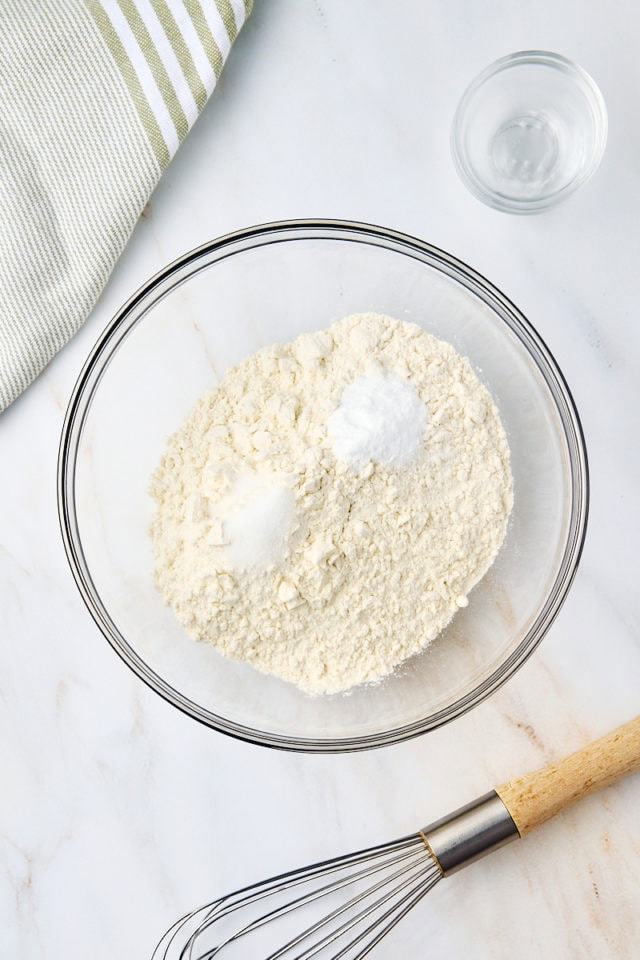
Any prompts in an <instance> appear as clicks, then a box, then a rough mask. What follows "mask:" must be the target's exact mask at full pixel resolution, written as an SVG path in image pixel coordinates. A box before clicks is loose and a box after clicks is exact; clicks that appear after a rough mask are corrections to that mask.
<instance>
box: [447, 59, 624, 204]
mask: <svg viewBox="0 0 640 960" xmlns="http://www.w3.org/2000/svg"><path fill="white" fill-rule="evenodd" d="M606 139H607V113H606V108H605V104H604V100H603V99H602V95H601V93H600V91H599V90H598V88H597V86H596V85H595V83H594V82H593V80H592V79H591V77H590V76H589V75H588V74H587V73H586V72H585V71H584V70H583V69H582V68H581V67H578V66H577V65H576V64H574V63H571V61H569V60H567V59H566V58H564V57H561V56H559V55H558V54H554V53H547V52H535V51H533V52H529V51H525V52H522V53H515V54H512V55H511V56H508V57H504V58H502V59H501V60H498V61H496V62H495V63H494V64H491V66H489V67H487V69H486V70H484V71H483V72H482V73H481V74H480V75H479V76H478V77H477V78H476V79H475V80H474V81H473V82H472V83H471V85H470V86H469V87H468V89H467V90H466V92H465V94H464V95H463V97H462V99H461V101H460V105H459V107H458V110H457V112H456V116H455V119H454V124H453V130H452V153H453V158H454V161H455V164H456V167H457V169H458V172H459V174H460V176H461V178H462V180H463V182H464V183H465V184H466V186H467V187H468V188H469V190H471V192H472V193H473V194H475V196H477V197H478V198H479V199H480V200H482V201H483V202H485V203H487V204H488V205H489V206H492V207H495V208H496V209H498V210H504V211H506V212H509V213H535V212H537V211H540V210H544V209H546V208H548V207H550V206H552V205H554V204H556V203H558V202H559V201H560V200H563V199H564V198H565V197H567V196H569V195H570V194H571V193H573V192H574V191H575V190H576V189H577V188H578V187H579V186H580V185H581V184H583V183H585V182H586V180H588V179H589V177H590V176H592V174H593V173H594V172H595V170H596V168H597V166H598V164H599V163H600V160H601V158H602V154H603V152H604V147H605V144H606Z"/></svg>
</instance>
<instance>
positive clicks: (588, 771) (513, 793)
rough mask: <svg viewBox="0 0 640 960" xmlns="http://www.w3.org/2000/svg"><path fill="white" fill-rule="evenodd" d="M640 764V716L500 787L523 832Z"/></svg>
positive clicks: (500, 794)
mask: <svg viewBox="0 0 640 960" xmlns="http://www.w3.org/2000/svg"><path fill="white" fill-rule="evenodd" d="M638 769H640V716H638V717H636V718H635V720H630V721H629V723H625V724H624V725H623V726H622V727H618V728H617V730H612V731H611V733H608V734H607V735H606V736H604V737H601V738H600V740H596V741H594V743H591V744H589V746H587V747H584V748H583V749H582V750H578V751H577V752H576V753H572V754H571V755H570V756H568V757H566V758H565V759H564V760H560V761H559V762H558V763H552V764H551V765H550V766H548V767H544V768H543V769H542V770H536V771H535V772H534V773H529V774H527V775H526V776H524V777H520V778H519V779H518V780H511V781H509V783H505V785H504V786H502V787H498V788H497V790H496V793H497V794H498V796H499V797H500V799H501V800H502V802H503V803H504V805H505V807H506V808H507V810H508V811H509V813H510V814H511V817H512V818H513V821H514V823H515V825H516V827H517V828H518V833H519V834H520V836H521V837H523V836H524V835H525V834H526V833H529V831H530V830H534V829H535V827H539V826H540V824H542V823H545V821H547V820H550V819H551V817H553V816H555V815H556V813H560V811H561V810H564V808H565V807H568V806H569V805H570V804H572V803H575V801H576V800H581V799H582V797H586V796H588V795H589V794H590V793H593V792H594V791H595V790H600V788H601V787H606V786H608V785H609V784H610V783H614V782H615V781H616V780H619V779H620V778H621V777H625V776H626V775H627V774H629V773H633V771H634V770H638Z"/></svg>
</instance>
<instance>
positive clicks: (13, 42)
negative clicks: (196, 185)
mask: <svg viewBox="0 0 640 960" xmlns="http://www.w3.org/2000/svg"><path fill="white" fill-rule="evenodd" d="M251 5H252V0H0V410H4V408H5V407H7V406H8V405H9V404H10V403H11V402H12V401H13V400H14V399H15V398H16V397H17V396H18V395H19V394H20V393H21V392H22V391H23V390H24V389H25V387H27V386H28V384H29V383H31V381H32V380H33V379H34V378H35V377H36V376H37V375H38V374H39V373H40V371H41V370H42V369H43V368H44V367H45V366H46V364H47V363H48V362H49V360H51V358H52V357H53V356H54V354H55V353H56V352H57V351H58V350H59V349H60V347H62V346H63V345H64V344H65V343H66V342H67V341H68V340H69V339H70V338H71V337H72V336H73V334H74V333H75V332H76V331H77V329H78V328H79V326H80V325H81V324H82V323H83V321H84V320H85V319H86V317H87V315H88V314H89V312H90V311H91V308H92V307H93V305H94V303H95V301H96V299H97V297H98V295H99V293H100V291H101V290H102V288H103V287H104V285H105V283H106V281H107V279H108V277H109V274H110V273H111V270H112V269H113V266H114V264H115V262H116V260H117V259H118V257H119V255H120V253H121V252H122V250H123V248H124V246H125V244H126V242H127V240H128V238H129V236H130V234H131V231H132V230H133V227H134V225H135V223H136V220H137V219H138V216H139V215H140V212H141V211H142V209H143V207H144V205H145V203H146V201H147V199H148V198H149V195H150V194H151V192H152V190H153V188H154V186H155V185H156V183H157V182H158V179H159V177H160V175H161V174H162V172H163V170H164V169H165V167H166V166H167V165H168V164H169V162H170V160H171V158H172V156H173V155H174V153H175V152H176V150H177V149H178V147H179V145H180V143H181V141H182V140H183V139H184V137H185V136H186V135H187V133H188V132H189V130H190V128H191V126H192V125H193V123H194V122H195V120H196V118H197V116H198V114H199V112H200V110H202V108H203V107H204V105H205V103H206V102H207V99H208V98H209V96H210V94H211V92H212V91H213V89H214V87H215V85H216V81H217V79H218V77H219V76H220V72H221V70H222V67H223V64H224V62H225V60H226V58H227V55H228V53H229V50H230V48H231V45H232V43H233V41H234V40H235V38H236V36H237V33H238V30H239V29H240V27H241V26H242V24H243V23H244V21H245V18H246V17H247V16H248V14H249V13H250V10H251Z"/></svg>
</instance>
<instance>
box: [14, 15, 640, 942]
mask: <svg viewBox="0 0 640 960" xmlns="http://www.w3.org/2000/svg"><path fill="white" fill-rule="evenodd" d="M400 8H401V9H400ZM392 11H393V14H392ZM391 14H392V15H391ZM639 28H640V13H638V9H637V7H636V5H634V4H632V3H631V2H613V0H608V2H605V3H597V2H595V0H588V2H585V0H563V2H562V3H557V2H556V0H540V2H538V3H528V4H525V3H522V2H515V3H514V2H510V3H507V2H504V0H502V2H501V0H490V2H487V3H483V4H462V3H456V2H454V3H449V4H436V3H433V2H432V3H422V2H418V0H411V2H409V0H407V2H405V3H404V4H402V5H395V4H391V3H383V2H382V0H373V2H371V0H369V2H365V0H349V2H348V3H344V2H340V0H320V2H316V3H312V2H307V3H300V2H296V0H257V2H256V9H255V12H254V14H253V17H252V18H251V20H250V22H249V24H248V26H247V27H246V29H245V31H244V33H243V34H242V35H241V37H240V39H239V41H238V44H237V47H236V49H235V50H234V52H233V54H232V56H231V59H230V62H229V64H228V66H227V69H226V71H225V74H224V77H223V79H222V82H221V84H220V87H219V89H218V91H217V93H216V95H215V97H214V99H213V101H212V102H211V104H210V105H209V106H208V108H207V110H206V112H205V115H204V116H203V117H202V118H201V120H200V121H199V122H198V124H197V127H196V129H195V130H194V131H193V133H192V134H191V135H190V137H189V139H188V141H187V142H186V143H185V144H184V146H183V147H182V148H181V151H180V154H179V156H178V157H177V158H176V160H175V161H174V163H173V165H172V167H171V169H170V170H169V172H168V173H167V175H166V176H165V178H164V180H163V182H162V184H161V185H160V187H159V189H158V190H157V191H156V193H155V195H154V197H153V198H152V202H151V204H150V205H149V207H148V209H147V211H146V215H145V216H144V218H143V219H141V221H140V224H139V226H138V228H137V230H136V232H135V235H134V237H133V238H132V240H131V243H130V245H129V247H128V248H127V250H126V251H125V253H124V255H123V257H122V259H121V261H120V263H119V265H118V267H117V269H116V271H115V273H114V275H113V277H112V280H111V282H110V283H109V286H108V288H107V289H106V291H105V293H104V295H103V296H102V298H101V300H100V302H99V304H98V306H97V307H96V309H95V310H94V312H93V314H92V316H91V317H90V319H89V321H88V322H87V324H86V325H85V327H84V329H83V330H82V331H81V333H80V334H79V335H78V336H77V337H76V338H75V340H74V341H73V342H72V343H71V344H70V345H69V346H68V347H67V348H65V350H63V351H62V353H61V354H60V355H59V356H58V357H57V358H56V360H55V361H54V362H53V363H52V364H51V365H50V367H49V369H48V370H47V371H46V372H45V374H44V375H43V376H42V377H40V379H39V380H38V382H37V383H35V384H34V385H33V386H32V387H31V388H30V389H29V390H28V391H27V393H26V394H25V395H24V396H23V397H22V398H21V399H20V400H19V401H18V402H17V403H16V404H15V405H14V406H13V407H12V408H11V409H10V410H9V411H8V412H7V413H6V414H5V415H4V416H3V417H2V419H1V420H0V450H1V456H2V471H1V473H0V489H1V491H2V508H1V516H2V524H1V529H0V571H1V581H0V603H1V610H2V616H1V621H0V718H1V720H0V770H1V771H2V774H1V783H2V786H1V789H0V931H2V935H1V937H0V942H1V947H0V954H2V956H6V957H12V958H14V960H20V958H25V960H26V958H27V957H28V958H29V960H41V958H46V960H61V958H63V957H71V958H86V957H91V958H92V960H113V958H114V957H118V958H123V960H124V958H144V957H148V956H150V953H151V950H152V948H153V945H154V943H155V941H156V939H157V937H158V936H159V935H160V933H161V932H162V931H163V930H164V928H165V927H166V926H167V925H168V924H169V923H170V922H171V921H172V920H173V919H174V918H175V917H177V915H178V914H179V913H181V912H182V911H184V910H186V909H188V908H189V907H191V906H195V905H197V904H199V903H200V902H202V901H204V900H207V899H209V898H211V897H213V896H215V895H218V894H220V893H223V892H225V891H227V890H230V889H233V888H234V887H237V886H240V885H242V884H244V883H246V882H249V881H252V880H257V879H260V878H261V877H263V876H267V875H270V874H272V873H274V872H276V871H280V870H282V869H287V868H289V867H293V866H296V865H298V864H302V863H305V862H307V861H309V860H312V859H316V858H322V857H324V856H330V855H332V854H334V853H340V852H344V851H347V850H349V849H351V848H356V847H359V846H363V845H368V844H369V843H374V842H379V841H382V840H385V839H390V838H392V837H394V836H396V835H399V834H402V833H405V832H407V831H409V830H412V829H414V828H417V827H418V826H420V825H422V824H424V823H425V822H428V821H429V820H431V819H433V818H435V817H437V816H439V815H441V814H443V813H445V812H447V811H449V810H450V809H452V808H454V807H455V806H457V805H459V804H460V803H463V802H466V801H467V800H468V799H470V798H472V797H474V796H475V795H477V794H478V793H481V792H483V791H484V790H485V789H488V788H489V787H490V786H491V785H492V784H493V783H495V782H501V781H503V780H505V779H508V778H510V777H512V776H514V775H517V774H520V773H522V772H524V771H525V770H527V769H528V768H532V767H535V766H539V765H541V764H542V763H544V762H547V761H550V760H551V759H552V758H555V757H557V756H559V755H561V754H562V753H564V752H567V751H569V750H571V749H574V748H576V747H578V746H580V745H581V744H583V743H585V742H586V741H587V740H588V739H589V738H590V737H593V736H597V735H600V734H602V733H604V732H605V731H606V730H607V729H609V728H610V727H612V726H615V725H617V724H618V723H621V722H623V721H625V720H626V719H628V718H630V717H631V716H633V715H634V714H635V713H636V712H637V711H638V703H639V696H638V693H639V690H640V639H639V632H638V614H639V612H640V600H639V592H638V589H637V584H636V569H637V559H636V553H637V543H638V541H639V539H640V530H639V529H638V508H637V476H638V472H639V468H640V463H639V456H638V449H639V448H638V435H639V431H638V426H639V424H638V413H637V410H638V402H637V396H638V394H637V372H636V371H637V369H638V364H639V363H640V334H639V330H640V325H639V324H638V317H637V297H638V291H639V280H640V270H639V267H638V264H639V263H640V240H639V237H640V233H639V231H638V227H637V223H638V220H639V219H640V201H639V199H638V198H639V196H640V192H639V190H638V170H639V169H640V136H639V135H638V124H637V122H636V117H637V112H638V111H637V90H638V60H637V52H636V50H635V48H634V45H633V44H632V42H631V38H632V37H633V36H634V35H635V34H637V31H638V29H639ZM532 47H542V48H547V49H553V50H557V51H558V52H560V53H563V54H565V55H567V56H569V57H571V58H573V59H575V60H577V61H578V62H580V63H582V64H583V65H584V66H585V67H586V68H587V69H588V70H589V71H590V72H592V74H593V75H594V77H595V78H596V79H597V81H598V82H599V84H600V86H601V88H602V91H603V93H604V96H605V99H606V101H607V105H608V109H609V117H610V136H609V144H608V148H607V152H606V155H605V158H604V161H603V163H602V166H601V168H600V171H599V172H598V174H597V176H596V177H595V179H594V180H593V181H592V182H591V183H590V184H589V185H588V186H586V187H585V188H583V189H582V190H581V191H580V192H579V193H578V194H576V195H575V196H574V197H573V198H572V199H570V200H569V201H568V202H567V203H566V204H565V205H562V206H560V207H558V208H557V209H556V210H554V211H551V212H549V213H546V214H544V215H542V216H539V217H536V218H515V217H514V218H510V217H508V216H505V215H503V214H499V213H496V212H494V211H492V210H490V209H488V208H485V207H483V206H482V205H481V204H479V203H478V202H477V201H476V200H474V199H473V198H472V197H471V196H470V195H468V194H467V193H466V192H465V190H464V188H463V187H462V185H461V184H460V183H459V182H458V180H457V179H456V175H455V173H454V171H453V168H452V164H451V160H450V156H449V150H448V132H449V125H450V121H451V117H452V114H453V111H454V108H455V104H456V101H457V98H458V96H459V94H460V93H461V91H462V89H463V87H464V86H465V84H466V82H467V81H468V80H469V79H470V78H471V77H472V76H473V75H474V74H475V73H476V72H477V71H478V70H479V69H480V68H482V67H483V66H484V65H485V64H487V63H489V62H490V61H491V60H493V59H495V58H496V57H498V56H500V55H503V54H506V53H509V52H512V51H514V50H518V49H523V48H532ZM305 216H311V217H313V216H322V217H341V218H353V219H361V220H365V221H370V222H374V223H380V224H384V225H387V226H390V227H394V228H398V229H401V230H405V231H407V232H410V233H413V234H416V235H418V236H421V237H423V238H424V239H426V240H428V241H431V242H433V243H435V244H437V245H439V246H441V247H444V248H445V249H447V250H449V251H451V252H452V253H454V254H455V255H457V256H459V257H460V258H462V259H463V260H465V261H466V262H468V263H469V264H470V265H472V266H474V267H475V268H476V269H478V270H480V271H481V272H482V273H484V274H485V275H487V276H488V277H489V278H490V279H492V280H493V281H494V283H496V284H497V285H498V286H499V287H501V288H502V289H503V290H504V291H505V292H506V293H507V294H508V295H509V296H510V297H511V298H512V299H513V300H514V301H515V302H516V303H517V304H518V305H519V306H520V308H521V309H522V310H523V311H524V312H525V313H526V314H527V315H528V316H529V318H530V319H531V321H532V322H533V323H534V324H535V326H536V327H537V328H538V330H539V331H540V332H541V334H542V335H543V337H544V338H545V339H546V340H547V342H548V344H549V345H550V347H551V349H552V351H553V352H554V354H555V356H556V358H557V359H558V361H559V363H560V365H561V367H562V368H563V370H564V372H565V374H566V377H567V379H568V381H569V384H570V386H571V388H572V389H573V392H574V395H575V398H576V401H577V404H578V407H579V410H580V412H581V415H582V418H583V422H584V427H585V431H586V436H587V442H588V447H589V453H590V461H591V476H592V506H591V518H590V527H589V533H588V539H587V546H586V550H585V553H584V558H583V561H582V564H581V567H580V570H579V573H578V576H577V579H576V581H575V585H574V587H573V589H572V591H571V593H570V596H569V599H568V600H567V602H566V604H565V606H564V608H563V610H562V612H561V614H560V616H559V618H558V620H557V621H556V623H555V625H554V627H553V628H552V630H551V632H550V633H549V635H548V636H547V638H546V639H545V640H544V642H543V644H542V645H541V647H540V648H539V649H538V651H537V652H536V653H535V655H534V656H533V658H532V659H531V660H530V661H529V662H528V664H527V665H526V666H525V667H524V668H523V669H522V670H521V671H520V672H519V673H518V674H517V676H516V677H515V678H514V679H512V680H511V681H510V682H509V683H508V684H507V685H506V686H505V687H503V689H502V690H501V691H499V692H498V693H497V694H495V695H494V696H493V697H492V698H491V699H490V700H489V701H487V702H485V703H484V704H483V705H481V706H480V707H478V708H476V709H475V710H473V711H472V712H471V713H470V714H469V715H467V716H466V717H464V718H462V719H459V720H457V721H455V722H454V723H452V724H450V725H449V726H447V727H445V728H444V729H441V730H439V731H438V732H435V733H431V734H429V735H427V736H425V737H422V738H419V739H417V740H415V741H413V742H410V743H406V744H403V745H400V746H394V747H390V748H386V749H383V750H379V751H374V752H370V753H365V754H358V755H348V756H338V757H332V756H325V757H314V756H304V755H295V754H291V755H289V754H283V753H279V752H273V751H267V750H264V749H261V748H258V747H253V746H249V745H245V744H242V743H239V742H235V741H233V740H230V739H227V738H225V737H223V736H221V735H218V734H216V733H214V732H212V731H210V730H207V729H204V728H202V727H200V726H199V725H197V724H196V723H194V722H193V721H191V720H190V719H188V718H187V717H185V716H183V715H182V714H180V713H178V712H177V711H176V710H175V709H173V708H172V707H170V706H169V705H167V704H166V703H164V702H163V701H162V700H161V699H160V698H159V697H158V696H157V695H156V694H154V693H152V692H151V691H150V690H148V689H146V687H144V686H143V685H142V684H141V683H140V682H139V681H138V680H137V679H136V678H135V677H134V676H133V675H132V674H131V673H130V672H129V671H128V669H127V668H126V667H125V666H124V665H123V664H122V663H121V662H120V661H119V659H118V658H117V657H116V656H115V654H114V653H113V651H112V650H111V648H110V647H109V646H108V644H107V643H106V641H105V640H104V639H103V637H102V636H101V634H100V633H99V631H98V629H97V627H96V626H95V625H94V623H93V621H92V620H91V619H90V617H89V615H88V613H87V612H86V610H85V608H84V606H83V604H82V601H81V599H80V597H79V595H78V593H77V591H76V588H75V586H74V583H73V581H72V578H71V575H70V573H69V570H68V567H67V564H66V560H65V557H64V553H63V549H62V545H61V541H60V536H59V532H58V521H57V514H56V493H55V468H56V454H57V445H58V439H59V434H60V429H61V426H62V420H63V415H64V410H65V406H66V403H67V401H68V398H69V395H70V392H71V389H72V386H73V383H74V381H75V378H76V376H77V373H78V371H79V369H80V366H81V364H82V362H83V360H84V358H85V356H86V354H87V353H88V351H89V349H90V347H91V346H92V344H93V342H94V341H95V339H96V337H97V336H98V334H99V333H100V331H101V330H102V329H103V328H104V326H105V324H106V323H107V322H108V320H109V319H110V318H111V316H112V315H113V314H114V312H115V311H116V310H117V308H118V307H119V306H120V304H121V303H122V302H123V301H124V300H125V299H126V298H127V297H128V295H129V294H130V293H131V292H132V291H133V290H134V289H135V288H137V287H138V286H139V285H140V284H141V283H142V282H143V281H144V280H145V279H146V278H147V277H148V276H150V275H151V274H152V273H153V272H155V271H156V270H157V269H158V268H160V267H161V266H162V265H164V264H165V263H166V262H168V261H169V260H171V259H172V258H174V257H176V256H177V255H179V254H181V253H183V252H184V251H186V250H188V249H189V248H191V247H193V246H195V245H196V244H198V243H200V242H203V241H205V240H207V239H209V238H211V237H213V236H216V235H219V234H222V233H224V232H226V231H229V230H231V229H234V228H237V227H241V226H246V225H249V224H252V223H258V222H263V221H266V220H271V219H281V218H287V217H305ZM639 809H640V777H639V776H637V775H636V776H635V777H631V778H629V779H628V780H626V781H625V782H623V783H620V784H619V785H617V786H616V787H613V788H610V789H609V790H607V791H606V792H604V793H602V794H600V795H598V796H595V797H592V798H590V799H589V800H587V801H585V802H584V803H583V804H582V805H580V806H578V807H576V808H574V809H573V810H571V811H569V812H567V813H565V814H563V815H562V816H560V817H559V818H558V819H557V820H556V821H555V822H553V823H552V824H550V825H548V826H547V828H545V829H544V830H543V831H541V832H540V833H539V834H538V835H537V836H536V835H534V836H532V837H531V838H529V839H527V840H525V841H522V842H521V843H519V844H515V845H513V846H512V847H510V848H509V849H507V850H505V851H503V852H501V853H499V854H497V855H495V856H493V857H491V858H490V859H488V860H486V861H484V862H483V863H482V864H479V865H477V866H475V867H473V868H471V869H469V870H467V871H465V872H463V873H461V874H459V875H458V876H456V877H454V878H452V879H451V880H448V881H446V882H444V883H442V884H440V885H439V886H438V887H437V888H436V890H435V891H434V892H433V893H432V894H430V896H429V898H428V899H427V900H426V901H425V902H423V903H422V904H421V905H420V906H418V907H417V908H416V909H415V911H414V912H413V915H412V916H411V917H410V918H407V920H406V921H405V922H404V923H403V925H401V926H400V927H399V928H398V929H397V930H396V932H395V934H394V936H393V939H390V940H388V941H387V942H386V943H385V944H383V946H382V947H381V948H380V950H379V952H378V953H376V954H375V956H380V957H387V958H397V957H403V958H406V960H410V958H413V957H416V958H418V957H441V958H447V960H457V958H460V960H462V958H465V960H489V958H491V960H495V958H511V957H514V956H517V957H519V958H521V960H525V958H526V960H533V958H536V960H537V958H538V957H539V956H540V955H544V956H545V957H546V958H547V960H564V958H571V960H574V958H597V960H611V958H614V957H615V958H617V960H622V958H629V960H633V958H637V957H638V956H640V819H639V817H638V810H639Z"/></svg>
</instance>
